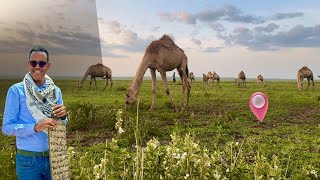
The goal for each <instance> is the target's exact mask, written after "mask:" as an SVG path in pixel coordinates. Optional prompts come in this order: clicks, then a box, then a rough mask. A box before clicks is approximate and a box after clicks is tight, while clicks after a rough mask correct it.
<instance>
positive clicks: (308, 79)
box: [306, 78, 310, 90]
mask: <svg viewBox="0 0 320 180" xmlns="http://www.w3.org/2000/svg"><path fill="white" fill-rule="evenodd" d="M307 79H308V87H307V89H306V90H308V88H309V86H310V78H307Z"/></svg>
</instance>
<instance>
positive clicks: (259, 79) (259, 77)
mask: <svg viewBox="0 0 320 180" xmlns="http://www.w3.org/2000/svg"><path fill="white" fill-rule="evenodd" d="M259 82H261V83H262V85H263V76H262V75H261V74H259V75H258V76H257V85H258V84H259Z"/></svg>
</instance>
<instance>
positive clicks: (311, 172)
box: [310, 170, 318, 178]
mask: <svg viewBox="0 0 320 180" xmlns="http://www.w3.org/2000/svg"><path fill="white" fill-rule="evenodd" d="M310 174H313V175H314V177H316V178H317V177H318V174H317V171H316V170H311V171H310Z"/></svg>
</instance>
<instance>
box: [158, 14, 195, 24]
mask: <svg viewBox="0 0 320 180" xmlns="http://www.w3.org/2000/svg"><path fill="white" fill-rule="evenodd" d="M159 16H160V18H161V19H163V20H167V21H177V22H183V23H186V24H195V23H196V19H195V17H193V15H192V14H188V13H186V12H181V13H166V12H162V13H159Z"/></svg>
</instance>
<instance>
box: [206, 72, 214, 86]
mask: <svg viewBox="0 0 320 180" xmlns="http://www.w3.org/2000/svg"><path fill="white" fill-rule="evenodd" d="M212 78H213V73H212V72H211V71H209V72H208V74H207V80H206V81H207V85H209V84H210V80H211V81H212Z"/></svg>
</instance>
